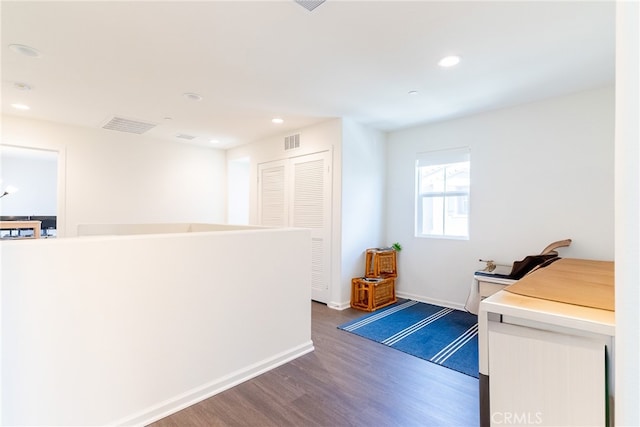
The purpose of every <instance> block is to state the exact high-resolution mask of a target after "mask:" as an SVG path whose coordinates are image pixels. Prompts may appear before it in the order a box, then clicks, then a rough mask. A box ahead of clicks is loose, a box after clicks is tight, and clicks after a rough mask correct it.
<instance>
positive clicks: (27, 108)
mask: <svg viewBox="0 0 640 427" xmlns="http://www.w3.org/2000/svg"><path fill="white" fill-rule="evenodd" d="M11 106H12V107H13V108H15V109H16V110H29V106H28V105H24V104H11Z"/></svg>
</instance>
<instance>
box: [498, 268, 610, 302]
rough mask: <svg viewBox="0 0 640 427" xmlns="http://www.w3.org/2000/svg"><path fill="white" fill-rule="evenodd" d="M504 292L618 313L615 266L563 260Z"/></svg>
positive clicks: (537, 271) (532, 274)
mask: <svg viewBox="0 0 640 427" xmlns="http://www.w3.org/2000/svg"><path fill="white" fill-rule="evenodd" d="M504 290H505V291H508V292H511V293H514V294H518V295H524V296H527V297H533V298H540V299H544V300H549V301H556V302H561V303H566V304H573V305H578V306H583V307H590V308H596V309H602V310H608V311H615V286H614V263H613V262H612V261H592V260H584V259H572V258H563V259H560V260H558V261H556V262H554V263H553V264H551V265H549V266H548V267H545V268H542V269H540V270H536V271H534V272H533V273H531V274H529V275H527V276H525V277H523V278H522V279H520V280H518V281H517V282H516V283H514V284H513V285H511V286H507V287H506V288H505V289H504Z"/></svg>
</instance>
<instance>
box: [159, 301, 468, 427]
mask: <svg viewBox="0 0 640 427" xmlns="http://www.w3.org/2000/svg"><path fill="white" fill-rule="evenodd" d="M311 304H312V339H313V343H314V346H315V351H314V352H312V353H309V354H307V355H305V356H302V357H300V358H298V359H296V360H294V361H292V362H290V363H287V364H285V365H283V366H280V367H278V368H276V369H274V370H271V371H269V372H267V373H265V374H263V375H261V376H259V377H257V378H254V379H252V380H250V381H247V382H245V383H242V384H240V385H238V386H236V387H234V388H232V389H229V390H227V391H225V392H223V393H220V394H218V395H216V396H213V397H211V398H209V399H206V400H204V401H202V402H200V403H198V404H196V405H193V406H190V407H189V408H186V409H184V410H182V411H180V412H178V413H176V414H173V415H171V416H169V417H166V418H164V419H162V420H159V421H158V422H156V423H154V424H152V426H154V427H174V426H260V427H263V426H265V427H266V426H296V427H303V426H304V427H306V426H327V427H328V426H331V427H342V426H356V427H357V426H363V427H364V426H366V427H378V426H380V427H384V426H394V427H400V426H409V427H411V426H416V427H417V426H461V427H466V426H469V427H471V426H477V425H478V424H479V418H478V380H477V379H475V378H472V377H469V376H467V375H464V374H461V373H458V372H455V371H452V370H450V369H447V368H443V367H441V366H437V365H435V364H433V363H430V362H427V361H424V360H421V359H419V358H416V357H413V356H409V355H407V354H405V353H402V352H400V351H398V350H394V349H391V348H388V347H386V346H384V345H382V344H378V343H375V342H373V341H370V340H367V339H366V338H362V337H359V336H356V335H353V334H350V333H348V332H344V331H341V330H339V329H337V328H336V326H338V325H340V324H342V323H344V322H347V321H349V320H351V319H355V318H357V317H360V316H362V315H363V314H364V313H363V312H361V311H357V310H353V309H348V310H344V311H337V310H332V309H330V308H328V307H326V306H325V305H324V304H320V303H316V302H312V303H311Z"/></svg>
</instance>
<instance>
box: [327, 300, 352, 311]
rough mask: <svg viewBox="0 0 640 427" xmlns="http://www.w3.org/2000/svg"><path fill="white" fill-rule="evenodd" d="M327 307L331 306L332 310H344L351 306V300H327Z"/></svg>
mask: <svg viewBox="0 0 640 427" xmlns="http://www.w3.org/2000/svg"><path fill="white" fill-rule="evenodd" d="M327 307H329V308H332V309H334V310H346V309H347V308H349V307H351V301H349V302H333V301H332V302H328V303H327Z"/></svg>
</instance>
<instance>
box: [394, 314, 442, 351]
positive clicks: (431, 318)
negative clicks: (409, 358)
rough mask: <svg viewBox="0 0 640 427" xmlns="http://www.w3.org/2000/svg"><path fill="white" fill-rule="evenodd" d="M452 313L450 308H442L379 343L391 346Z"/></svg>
mask: <svg viewBox="0 0 640 427" xmlns="http://www.w3.org/2000/svg"><path fill="white" fill-rule="evenodd" d="M452 311H453V309H451V308H444V309H442V310H440V311H438V312H437V313H435V314H432V315H431V316H429V317H427V318H426V319H422V320H421V321H419V322H418V323H415V324H413V325H411V326H409V327H408V328H405V329H403V330H401V331H400V332H398V333H396V334H394V335H392V336H390V337H389V338H387V339H386V340H384V341H381V342H382V344H385V345H388V346H392V345H394V344H396V343H397V342H399V341H401V340H403V339H405V338H406V337H408V336H409V335H411V334H413V333H414V332H416V331H419V330H420V329H422V328H424V327H426V326H428V325H429V324H431V323H433V322H435V321H436V320H438V319H440V318H441V317H444V316H446V315H447V314H449V313H451V312H452Z"/></svg>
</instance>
